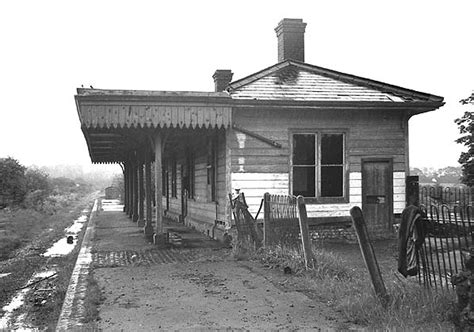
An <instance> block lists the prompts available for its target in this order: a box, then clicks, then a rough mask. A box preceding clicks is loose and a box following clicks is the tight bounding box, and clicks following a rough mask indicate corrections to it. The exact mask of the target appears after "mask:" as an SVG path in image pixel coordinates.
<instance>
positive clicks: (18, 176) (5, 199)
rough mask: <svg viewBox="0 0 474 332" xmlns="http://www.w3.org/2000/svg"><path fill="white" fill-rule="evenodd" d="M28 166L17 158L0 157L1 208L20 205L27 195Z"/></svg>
mask: <svg viewBox="0 0 474 332" xmlns="http://www.w3.org/2000/svg"><path fill="white" fill-rule="evenodd" d="M25 170H26V167H25V166H23V165H21V164H20V163H19V162H18V161H17V160H15V159H13V158H11V157H8V158H0V208H5V207H7V206H13V205H18V204H20V203H21V202H23V199H24V198H25V195H26V179H25Z"/></svg>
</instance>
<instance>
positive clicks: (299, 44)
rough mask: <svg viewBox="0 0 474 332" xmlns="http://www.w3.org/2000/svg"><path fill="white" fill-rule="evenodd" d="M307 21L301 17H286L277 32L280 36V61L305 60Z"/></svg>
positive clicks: (279, 24) (276, 29)
mask: <svg viewBox="0 0 474 332" xmlns="http://www.w3.org/2000/svg"><path fill="white" fill-rule="evenodd" d="M305 28H306V23H304V22H303V20H302V19H300V18H284V19H283V20H281V21H280V23H278V26H277V27H276V28H275V32H276V34H277V38H278V62H282V61H284V60H297V61H301V62H304V31H305Z"/></svg>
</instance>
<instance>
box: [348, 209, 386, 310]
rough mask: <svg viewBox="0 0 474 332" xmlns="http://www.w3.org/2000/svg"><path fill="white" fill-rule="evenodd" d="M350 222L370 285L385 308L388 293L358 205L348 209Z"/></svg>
mask: <svg viewBox="0 0 474 332" xmlns="http://www.w3.org/2000/svg"><path fill="white" fill-rule="evenodd" d="M350 214H351V218H352V224H353V225H354V228H355V230H356V234H357V239H358V240H359V247H360V251H361V253H362V256H363V257H364V261H365V265H366V266H367V269H368V270H369V274H370V278H371V279H372V285H373V286H374V289H375V293H376V294H377V296H378V298H379V299H380V302H381V303H382V306H383V307H384V308H385V307H386V306H387V304H388V300H389V297H388V294H387V289H386V288H385V284H384V282H383V279H382V274H381V273H380V268H379V265H378V263H377V259H376V257H375V252H374V248H373V247H372V243H371V242H370V239H369V234H368V232H367V226H366V225H365V221H364V216H363V214H362V210H361V209H360V208H359V207H358V206H354V207H353V208H352V209H351V210H350Z"/></svg>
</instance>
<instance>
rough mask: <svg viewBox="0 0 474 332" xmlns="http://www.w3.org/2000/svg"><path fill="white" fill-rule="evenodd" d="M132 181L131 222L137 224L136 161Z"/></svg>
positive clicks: (136, 161) (135, 161)
mask: <svg viewBox="0 0 474 332" xmlns="http://www.w3.org/2000/svg"><path fill="white" fill-rule="evenodd" d="M135 158H136V157H135ZM132 181H133V194H132V195H133V203H132V206H133V211H132V221H133V222H137V221H138V160H137V159H135V160H134V161H133V173H132Z"/></svg>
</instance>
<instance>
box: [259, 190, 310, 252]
mask: <svg viewBox="0 0 474 332" xmlns="http://www.w3.org/2000/svg"><path fill="white" fill-rule="evenodd" d="M263 210H264V222H263V234H264V245H265V246H268V245H275V244H279V245H284V246H289V247H296V246H299V245H300V242H301V241H300V225H299V220H298V206H297V198H296V197H295V196H286V195H270V194H269V193H266V194H265V195H264V196H263Z"/></svg>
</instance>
